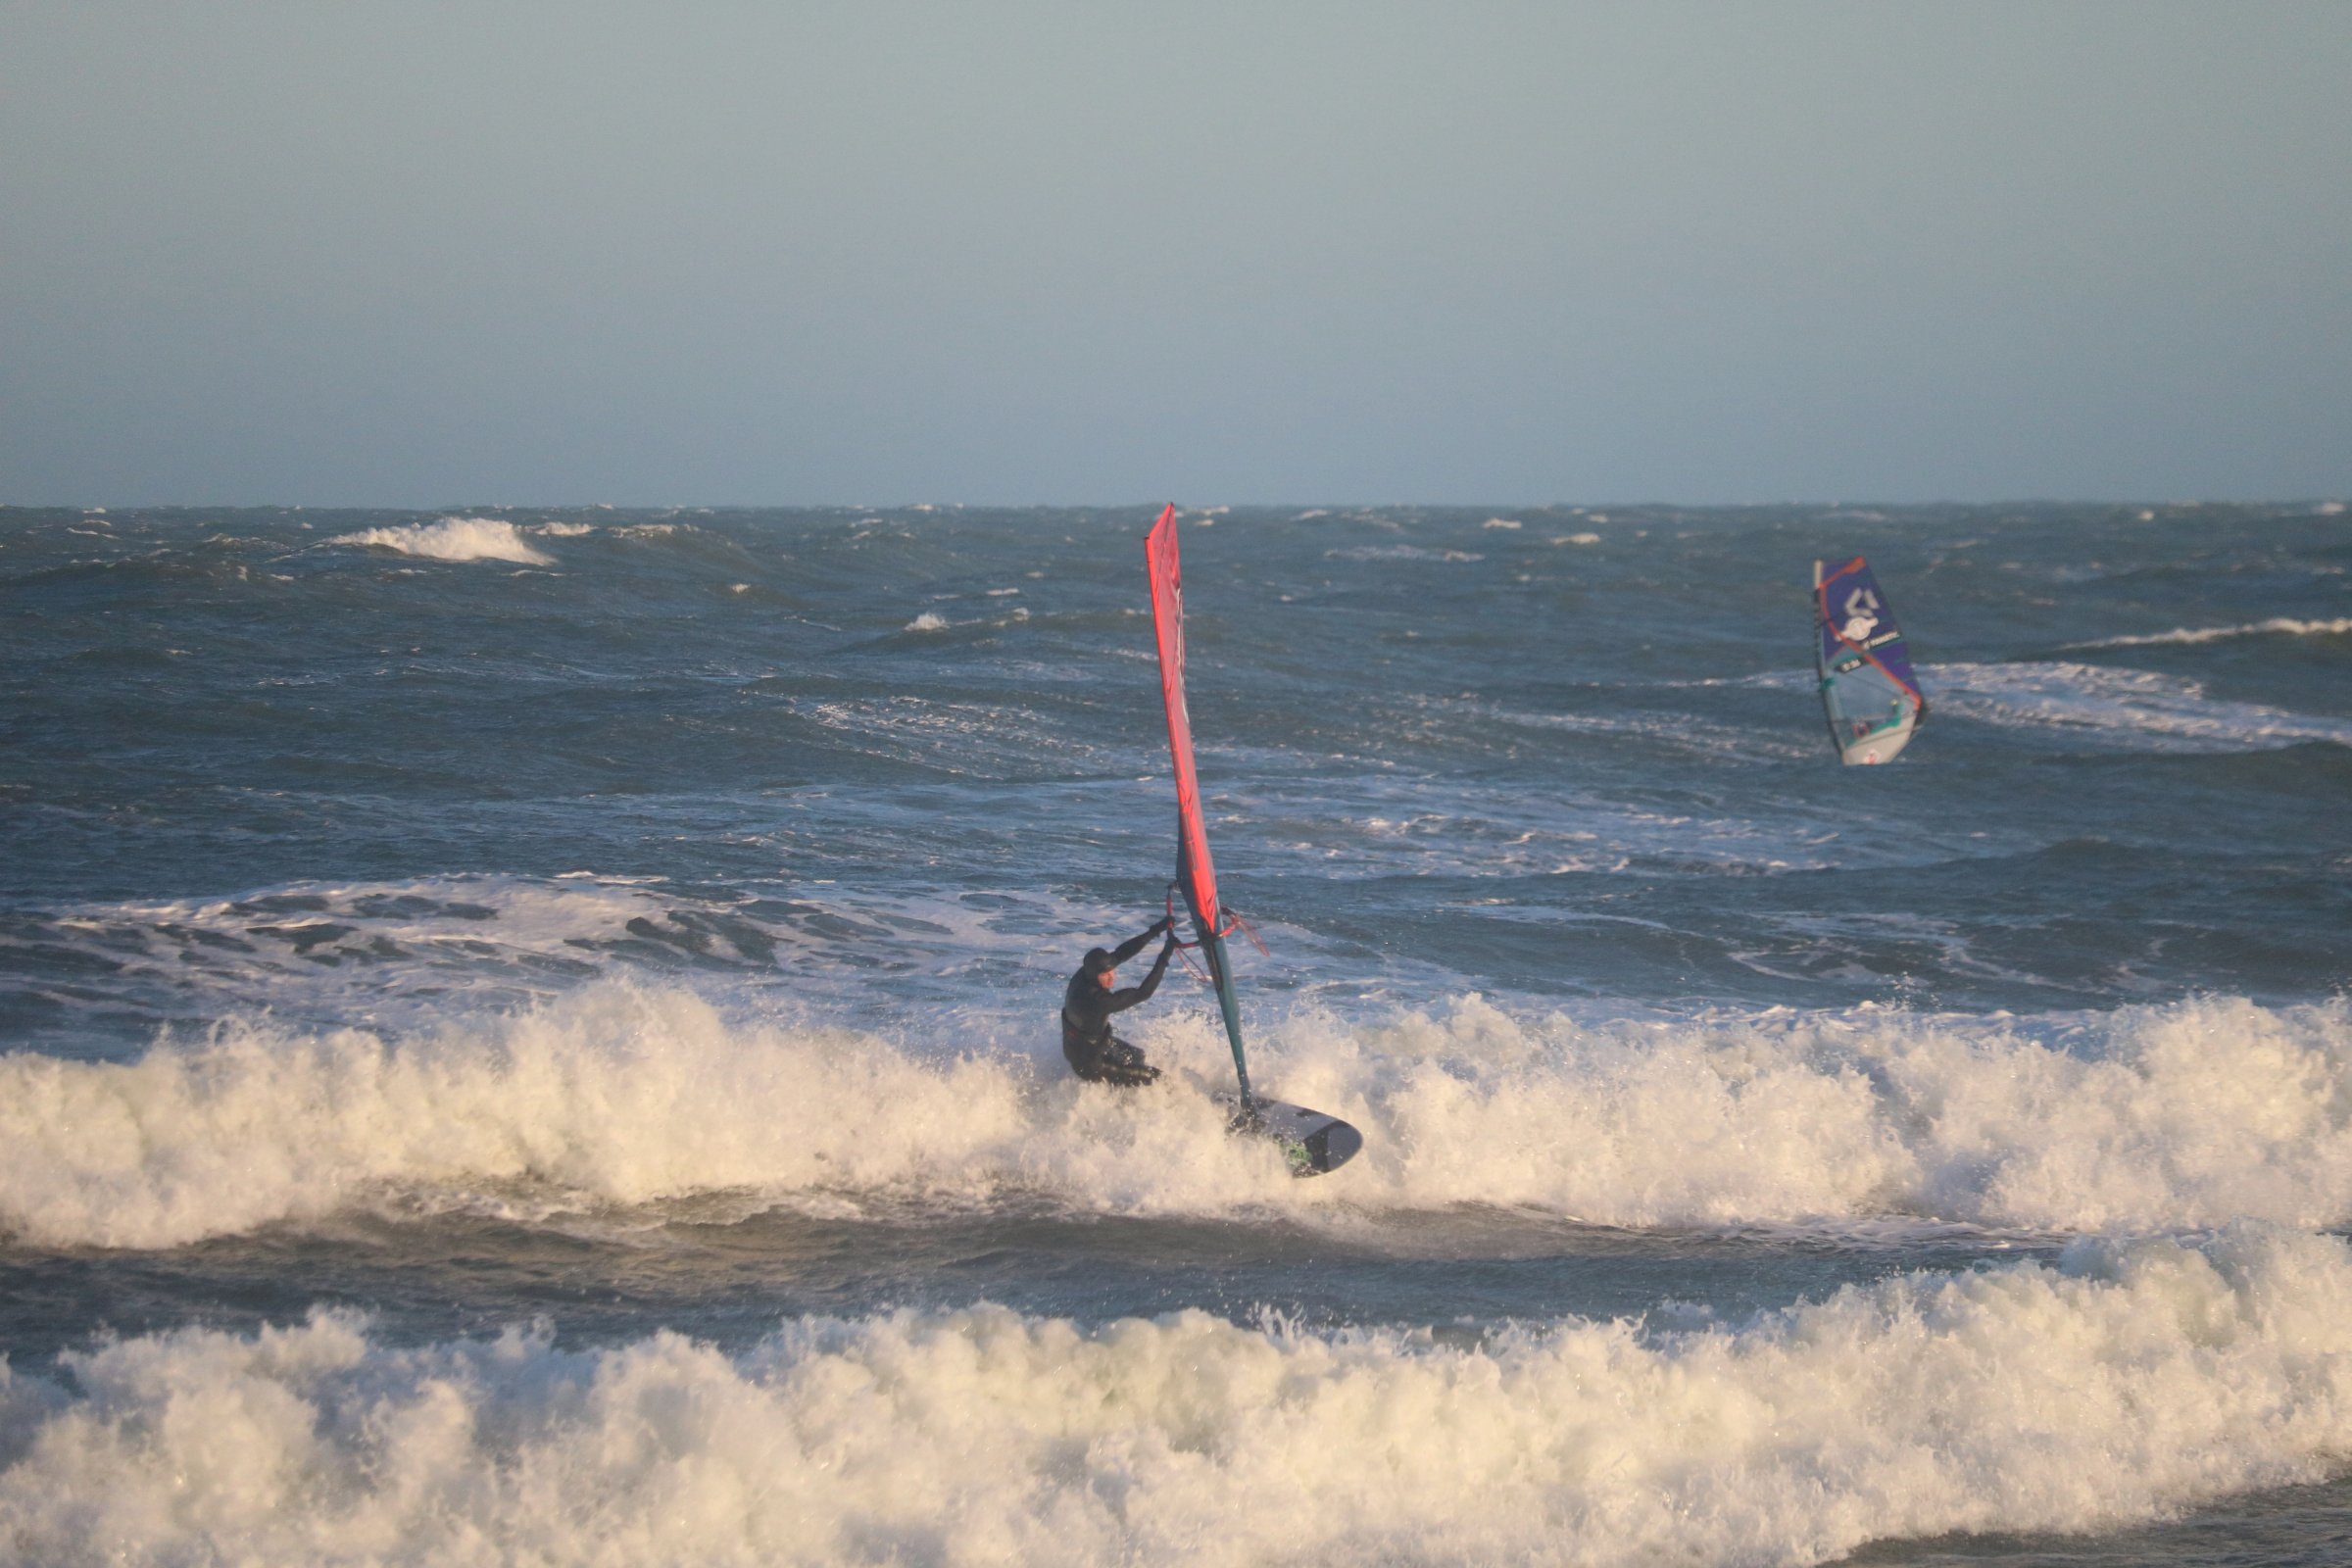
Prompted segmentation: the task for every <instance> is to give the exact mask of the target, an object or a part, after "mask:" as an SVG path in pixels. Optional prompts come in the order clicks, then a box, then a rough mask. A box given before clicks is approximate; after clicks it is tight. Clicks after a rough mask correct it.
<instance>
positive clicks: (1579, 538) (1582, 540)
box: [1552, 532, 1600, 545]
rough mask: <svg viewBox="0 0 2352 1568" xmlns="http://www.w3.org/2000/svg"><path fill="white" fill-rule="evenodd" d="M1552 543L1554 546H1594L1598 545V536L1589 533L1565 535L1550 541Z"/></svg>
mask: <svg viewBox="0 0 2352 1568" xmlns="http://www.w3.org/2000/svg"><path fill="white" fill-rule="evenodd" d="M1552 543H1553V544H1555V545H1596V544H1598V543H1600V535H1598V534H1596V533H1591V532H1586V533H1566V534H1562V535H1560V536H1559V537H1558V538H1556V539H1554V540H1552Z"/></svg>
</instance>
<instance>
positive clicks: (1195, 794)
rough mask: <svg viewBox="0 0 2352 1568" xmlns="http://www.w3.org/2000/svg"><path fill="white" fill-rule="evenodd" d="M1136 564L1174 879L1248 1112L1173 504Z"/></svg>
mask: <svg viewBox="0 0 2352 1568" xmlns="http://www.w3.org/2000/svg"><path fill="white" fill-rule="evenodd" d="M1144 564H1145V566H1146V567H1147V569H1148V570H1149V571H1150V573H1151V577H1152V633H1153V636H1154V638H1155V640H1156V641H1157V643H1158V646H1159V695H1160V698H1161V701H1162V702H1163V703H1164V704H1165V705H1166V707H1167V711H1168V759H1169V761H1170V763H1171V764H1172V766H1173V768H1174V771H1175V774H1176V885H1177V887H1178V888H1179V889H1181V890H1182V892H1183V894H1184V907H1185V908H1186V909H1187V910H1188V911H1189V912H1190V913H1191V915H1192V917H1193V934H1194V938H1195V940H1196V941H1197V942H1198V943H1199V945H1200V948H1201V956H1202V957H1203V958H1205V959H1206V960H1207V963H1208V977H1209V979H1210V981H1211V982H1212V983H1214V984H1215V986H1216V988H1217V1007H1218V1010H1219V1011H1221V1012H1222V1013H1224V1015H1225V1038H1226V1040H1227V1041H1229V1042H1230V1043H1231V1044H1232V1046H1233V1070H1234V1072H1235V1073H1236V1074H1237V1075H1238V1076H1239V1077H1240V1079H1241V1085H1242V1107H1243V1110H1244V1112H1245V1113H1247V1112H1248V1111H1250V1109H1251V1108H1252V1107H1253V1105H1254V1102H1253V1100H1252V1098H1251V1096H1250V1058H1249V1055H1248V1054H1247V1053H1246V1052H1244V1050H1243V1049H1242V1015H1241V1008H1240V1006H1239V1005H1237V1004H1236V1003H1235V1001H1234V998H1233V971H1232V969H1231V967H1230V965H1228V964H1227V962H1226V958H1225V933H1226V932H1227V931H1229V930H1231V929H1232V922H1231V921H1230V920H1229V919H1227V918H1226V912H1225V910H1224V908H1223V907H1221V906H1220V905H1219V904H1218V903H1217V868H1216V863H1215V861H1213V860H1212V859H1210V858H1209V854H1208V833H1207V831H1206V829H1205V828H1204V827H1203V826H1202V825H1201V780H1200V776H1199V775H1198V774H1197V773H1196V772H1195V771H1194V769H1193V720H1192V714H1191V712H1190V711H1188V710H1187V709H1186V707H1185V702H1184V574H1183V572H1182V570H1181V569H1180V568H1179V566H1178V564H1177V554H1176V508H1175V507H1174V505H1172V504H1171V505H1170V506H1168V507H1167V508H1166V509H1165V510H1164V511H1162V512H1161V513H1160V515H1159V520H1158V521H1157V522H1155V523H1153V524H1152V531H1151V532H1150V533H1149V534H1147V535H1146V536H1145V538H1144Z"/></svg>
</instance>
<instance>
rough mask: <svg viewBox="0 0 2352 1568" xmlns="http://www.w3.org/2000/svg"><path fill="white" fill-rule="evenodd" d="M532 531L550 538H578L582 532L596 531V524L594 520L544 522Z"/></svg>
mask: <svg viewBox="0 0 2352 1568" xmlns="http://www.w3.org/2000/svg"><path fill="white" fill-rule="evenodd" d="M531 532H533V533H543V534H545V535H547V536H548V537H549V538H550V539H577V538H578V537H580V535H582V534H587V533H594V532H596V524H594V523H592V522H561V521H559V522H543V523H541V524H539V526H538V527H536V528H533V529H532V530H531Z"/></svg>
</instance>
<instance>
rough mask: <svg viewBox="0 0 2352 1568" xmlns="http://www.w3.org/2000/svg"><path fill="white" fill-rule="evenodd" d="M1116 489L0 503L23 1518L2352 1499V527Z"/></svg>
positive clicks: (674, 1546) (1, 1471)
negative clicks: (1840, 591)
mask: <svg viewBox="0 0 2352 1568" xmlns="http://www.w3.org/2000/svg"><path fill="white" fill-rule="evenodd" d="M1150 517H1151V511H1150V510H1148V509H1141V508H1138V509H1132V510H1127V511H1097V512H1079V511H1021V512H981V511H975V510H959V509H944V508H943V509H936V510H929V509H926V510H914V511H892V512H878V513H877V512H868V511H861V510H839V511H829V512H775V513H763V512H718V513H709V512H675V513H666V512H665V513H660V514H654V513H618V512H611V511H606V510H602V509H588V510H568V511H540V510H524V509H469V510H464V511H458V512H452V513H449V514H443V515H425V514H382V513H374V514H342V513H318V512H301V511H234V512H204V511H194V510H179V511H163V512H143V513H115V514H112V515H105V514H85V513H80V512H40V511H28V510H24V509H8V510H5V511H0V609H4V611H5V613H0V867H4V870H0V1352H4V1353H5V1354H6V1356H7V1370H6V1372H5V1374H0V1552H4V1553H5V1554H6V1555H7V1557H8V1558H9V1559H11V1560H19V1561H25V1562H43V1563H47V1562H73V1561H84V1560H88V1561H97V1560H105V1561H155V1562H165V1561H170V1562H183V1561H207V1560H235V1561H260V1562H277V1561H283V1562H295V1561H302V1562H315V1561H330V1562H343V1561H348V1562H371V1561H390V1562H408V1561H414V1562H452V1561H458V1562H464V1561H483V1562H508V1561H536V1562H573V1561H583V1562H585V1561H658V1562H697V1563H707V1562H735V1561H742V1562H804V1561H805V1562H824V1563H838V1562H869V1561H870V1562H942V1563H965V1562H973V1563H978V1562H1000V1561H1021V1562H1089V1563H1091V1562H1101V1561H1110V1560H1118V1561H1131V1562H1139V1563H1158V1562H1212V1563H1213V1562H1233V1563H1258V1562H1306V1561H1331V1560H1339V1559H1341V1558H1354V1559H1359V1560H1365V1561H1378V1562H1401V1563H1421V1562H1428V1563H1457V1562H1458V1563H1469V1562H1478V1563H1486V1562H1522V1561H1524V1562H1573V1563H1650V1562H1659V1561H1683V1562H1698V1563H1791V1564H1793V1563H1810V1562H1817V1561H1825V1560H1833V1559H1836V1558H1838V1557H1840V1556H1841V1555H1844V1554H1847V1553H1858V1554H1859V1556H1858V1560H1862V1561H1867V1562H1874V1563H1896V1562H1901V1563H1942V1562H1971V1563H1975V1562H2001V1563H2011V1564H2019V1563H2044V1562H2055V1561H2061V1560H2064V1561H2082V1560H2089V1561H2095V1562H2117V1563H2122V1562H2133V1563H2138V1562H2157V1563H2202V1562H2223V1561H2229V1562H2247V1561H2256V1562H2281V1563H2286V1562H2293V1563H2315V1564H2316V1563H2326V1562H2332V1561H2337V1560H2340V1556H2341V1552H2342V1550H2343V1546H2342V1543H2343V1541H2344V1539H2345V1537H2346V1535H2347V1533H2348V1532H2352V1479H2348V1477H2352V1250H2348V1249H2347V1243H2346V1240H2345V1236H2346V1231H2347V1227H2352V1001H2347V997H2346V990H2345V988H2346V983H2347V978H2348V977H2352V811H2348V810H2347V808H2348V807H2352V680H2348V679H2347V675H2352V521H2348V520H2347V517H2346V515H2345V514H2344V513H2343V512H2342V510H2341V509H2340V508H2339V507H2334V506H2332V505H2331V504H2307V505H2298V506H2289V507H2274V508H2247V507H2219V506H2206V507H2151V508H2140V507H2115V508H2105V507H2030V508H2009V509H2001V508H1994V509H1979V508H1970V509H1962V508H1947V509H1929V508H1911V509H1885V510H1864V509H1820V508H1812V509H1794V508H1791V509H1740V510H1725V511H1703V510H1702V511H1691V510H1677V509H1666V508H1627V509H1614V508H1605V509H1598V510H1594V509H1567V508H1561V509H1542V510H1533V511H1517V512H1507V513H1500V514H1497V513H1494V512H1490V511H1484V510H1479V511H1445V510H1430V509H1373V510H1348V509H1338V508H1334V509H1314V508H1308V509H1299V508H1292V509H1282V510H1251V509H1235V510H1233V511H1230V512H1220V513H1216V514H1200V513H1191V514H1186V515H1185V519H1184V524H1183V525H1184V529H1185V564H1186V584H1187V600H1188V609H1189V612H1190V620H1189V630H1190V643H1191V665H1192V710H1193V717H1194V724H1195V728H1196V731H1197V733H1198V735H1199V737H1200V739H1201V774H1202V781H1203V787H1204V790H1205V792H1206V794H1207V796H1208V798H1209V802H1210V815H1211V821H1210V831H1211V834H1212V836H1213V840H1214V843H1215V846H1216V851H1217V857H1218V864H1219V869H1220V872H1221V874H1222V880H1223V883H1224V886H1225V892H1226V895H1227V898H1228V899H1229V901H1230V902H1231V903H1232V904H1233V905H1234V906H1236V907H1239V908H1241V909H1242V910H1243V911H1244V912H1246V913H1247V914H1248V915H1249V916H1250V919H1251V921H1252V923H1253V924H1254V925H1255V927H1256V928H1257V930H1258V931H1259V932H1260V934H1261V935H1262V936H1263V937H1264V938H1265V940H1266V942H1267V945H1268V947H1269V949H1270V952H1269V954H1268V955H1267V956H1262V957H1261V956H1257V955H1255V954H1254V953H1249V954H1247V955H1245V956H1244V958H1243V960H1242V964H1241V968H1242V974H1243V982H1244V990H1243V997H1244V1017H1245V1022H1246V1024H1247V1026H1248V1028H1249V1030H1250V1036H1251V1038H1252V1042H1253V1046H1252V1065H1253V1070H1254V1072H1255V1074H1256V1076H1257V1077H1258V1079H1259V1081H1260V1083H1261V1086H1262V1087H1264V1088H1265V1089H1267V1090H1268V1091H1269V1092H1272V1093H1275V1094H1278V1095H1280V1096H1282V1097H1283V1098H1286V1099H1291V1100H1296V1101H1299V1102H1303V1103H1310V1104H1315V1105H1319V1106H1322V1107H1324V1108H1327V1109H1331V1110H1335V1111H1338V1112H1341V1113H1343V1114H1345V1115H1348V1117H1349V1118H1350V1119H1352V1120H1353V1121H1355V1122H1356V1123H1357V1124H1358V1125H1359V1126H1361V1127H1362V1128H1363V1129H1364V1131H1365V1134H1366V1138H1367V1148H1366V1151H1365V1152H1364V1154H1363V1155H1362V1156H1361V1157H1359V1158H1358V1159H1357V1160H1356V1161H1355V1162H1354V1163H1353V1164H1352V1165H1350V1166H1349V1167H1348V1168H1347V1169H1346V1170H1344V1171H1342V1172H1340V1173H1338V1174H1337V1175H1335V1176H1333V1177H1331V1178H1328V1179H1325V1180H1321V1181H1315V1182H1304V1183H1301V1182H1294V1181H1292V1180H1290V1179H1289V1178H1288V1177H1287V1176H1285V1175H1284V1174H1283V1172H1282V1170H1281V1168H1280V1165H1279V1162H1278V1160H1277V1158H1276V1157H1275V1156H1274V1155H1273V1154H1272V1152H1270V1151H1267V1150H1263V1149H1253V1148H1250V1147H1246V1146H1239V1145H1235V1144H1233V1143H1231V1142H1229V1141H1228V1140H1227V1139H1226V1138H1225V1137H1224V1136H1223V1134H1222V1133H1221V1131H1220V1123H1219V1117H1218V1113H1217V1111H1216V1109H1215V1107H1214V1106H1213V1105H1212V1103H1211V1102H1210V1101H1209V1099H1208V1096H1209V1094H1210V1093H1211V1092H1212V1091H1213V1090H1215V1089H1217V1088H1220V1087H1222V1086H1223V1085H1224V1083H1225V1080H1226V1077H1227V1076H1229V1074H1230V1063H1229V1062H1228V1061H1227V1059H1226V1057H1225V1054H1224V1047H1223V1044H1222V1040H1221V1038H1220V1037H1219V1036H1218V1035H1217V1033H1216V1032H1215V1030H1214V1028H1213V1024H1212V1016H1211V1005H1210V1003H1209V1001H1208V997H1207V993H1206V992H1205V990H1204V989H1202V988H1201V987H1199V986H1197V985H1196V984H1195V983H1194V982H1192V981H1190V980H1189V979H1186V978H1184V977H1183V976H1182V975H1176V976H1172V977H1171V979H1170V981H1169V982H1168V984H1167V986H1166V988H1165V989H1164V990H1163V992H1162V995H1161V998H1160V999H1159V1000H1158V1001H1157V1002H1155V1003H1154V1004H1153V1005H1152V1006H1150V1007H1149V1008H1147V1009H1145V1010H1144V1011H1142V1012H1140V1013H1134V1014H1129V1015H1128V1017H1129V1018H1130V1019H1132V1020H1133V1021H1134V1022H1133V1027H1132V1028H1131V1029H1130V1030H1128V1031H1127V1032H1129V1033H1130V1034H1131V1035H1132V1037H1133V1038H1135V1039H1137V1040H1138V1041H1139V1042H1140V1043H1142V1044H1143V1045H1144V1046H1145V1047H1146V1048H1147V1049H1148V1050H1149V1051H1150V1052H1151V1053H1152V1055H1153V1057H1154V1059H1156V1060H1158V1061H1160V1062H1161V1063H1162V1064H1163V1065H1165V1066H1166V1067H1167V1068H1168V1069H1169V1073H1170V1078H1169V1081H1168V1082H1167V1083H1165V1084H1163V1085H1162V1086H1160V1087H1159V1088H1157V1089H1155V1090H1153V1091H1152V1092H1150V1093H1148V1094H1144V1095H1136V1096H1119V1095H1115V1094H1112V1093H1110V1092H1107V1091H1103V1090H1097V1089H1082V1088H1080V1087H1079V1086H1077V1085H1076V1084H1074V1083H1072V1082H1071V1081H1069V1079H1068V1077H1067V1075H1066V1072H1065V1071H1064V1070H1063V1068H1062V1065H1061V1062H1060V1058H1059V1053H1058V1047H1057V1042H1056V1039H1055V1036H1054V1029H1053V1013H1054V1005H1055V1003H1056V999H1057V993H1058V990H1059V985H1060V982H1061V980H1062V978H1063V977H1064V976H1065V975H1066V974H1067V972H1068V970H1069V969H1070V967H1071V966H1072V965H1073V964H1074V962H1075V960H1076V957H1077V956H1078V954H1079V953H1081V952H1083V951H1084V949H1085V948H1087V947H1089V946H1092V945H1094V944H1096V943H1098V942H1102V941H1104V940H1106V939H1111V938H1115V937H1118V936H1122V935H1125V934H1127V933H1129V932H1131V931H1133V930H1135V929H1139V928H1140V927H1141V926H1143V925H1144V924H1145V923H1147V922H1149V921H1150V920H1151V919H1152V918H1155V917H1156V915H1157V913H1158V911H1159V907H1160V903H1161V899H1162V897H1163V894H1164V890H1165V885H1166V880H1167V877H1168V875H1169V872H1170V867H1171V861H1172V848H1171V818H1172V798H1171V792H1170V790H1169V787H1168V785H1167V782H1166V778H1165V766H1164V732H1163V730H1162V729H1161V727H1160V720H1159V716H1158V712H1157V706H1156V688H1155V677H1154V673H1153V664H1152V649H1151V640H1150V632H1149V621H1148V619H1147V618H1146V613H1145V605H1146V598H1145V588H1144V579H1143V570H1142V543H1141V541H1142V535H1143V532H1144V529H1145V527H1146V525H1147V524H1148V523H1149V521H1150ZM1856 552H1862V553H1867V554H1868V555H1869V557H1870V559H1871V561H1872V563H1873V564H1874V565H1875V566H1876V567H1877V569H1878V572H1879V575H1880V580H1881V581H1882V583H1883V584H1884V585H1885V586H1886V588H1887V592H1888V594H1889V595H1890V596H1891V597H1892V599H1893V601H1894V604H1895V607H1896V609H1897V611H1898V613H1900V615H1901V616H1902V619H1903V622H1904V625H1905V628H1906V630H1907V632H1908V633H1909V636H1910V639H1911V643H1912V647H1913V652H1914V656H1915V658H1916V659H1917V660H1918V662H1919V663H1920V674H1921V679H1922V682H1923V685H1924V686H1925V688H1926V690H1927V693H1928V696H1929V698H1930V701H1931V703H1932V705H1933V711H1932V713H1931V716H1930V719H1929V721H1928V724H1927V726H1926V727H1925V728H1924V729H1923V731H1922V732H1921V735H1920V737H1919V739H1918V740H1917V741H1915V742H1914V743H1913V746H1912V748H1911V750H1910V752H1909V753H1908V755H1907V756H1906V757H1905V758H1904V760H1902V761H1900V762H1899V763H1896V764H1894V765H1892V766H1889V767H1886V768H1881V769H1844V768H1839V767H1838V766H1837V765H1836V763H1835V761H1834V760H1833V758H1832V755H1831V751H1830V746H1829V741H1828V738H1827V735H1826V733H1825V732H1824V729H1823V725H1822V720H1821V717H1820V712H1819V708H1818V705H1817V704H1816V702H1815V700H1814V697H1813V693H1812V676H1811V672H1810V668H1809V664H1808V660H1809V657H1810V655H1809V618H1808V617H1809V612H1808V605H1807V593H1806V585H1807V582H1808V580H1809V567H1810V563H1811V561H1812V560H1813V558H1815V557H1816V556H1844V555H1849V554H1852V553H1856Z"/></svg>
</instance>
